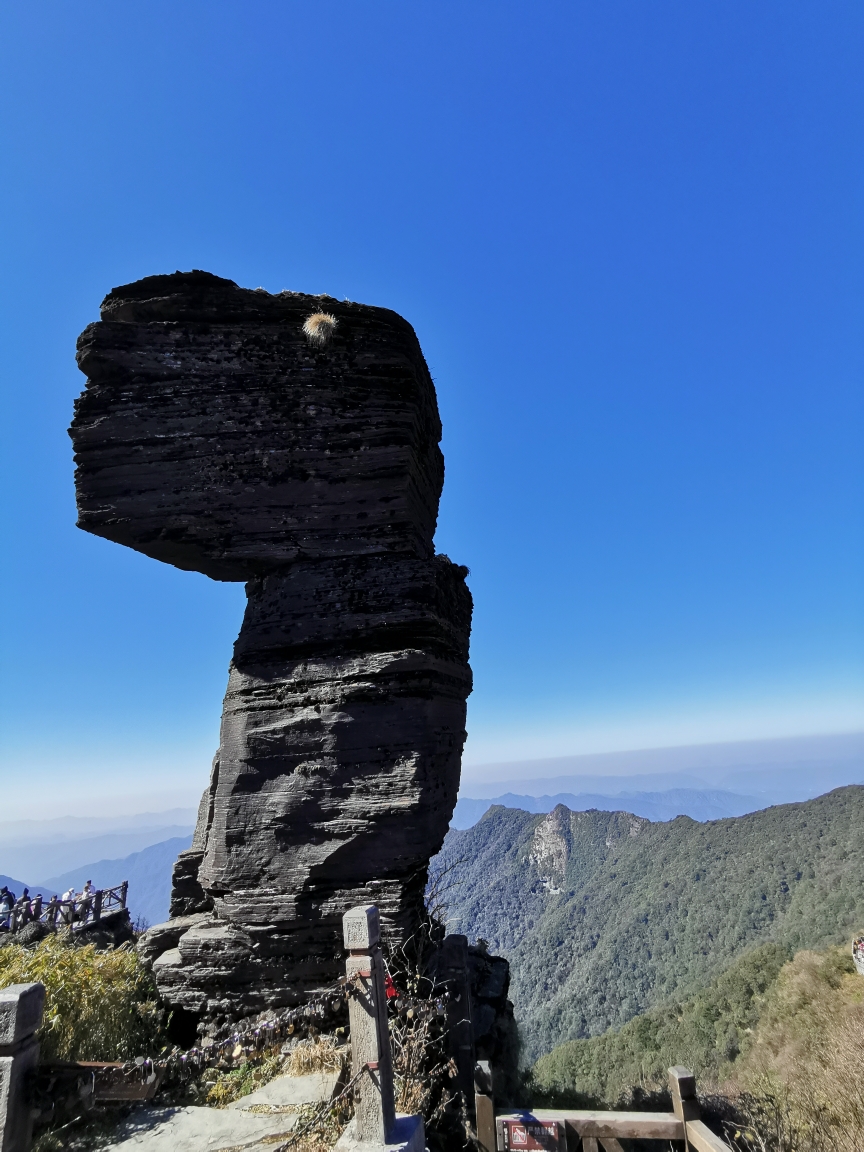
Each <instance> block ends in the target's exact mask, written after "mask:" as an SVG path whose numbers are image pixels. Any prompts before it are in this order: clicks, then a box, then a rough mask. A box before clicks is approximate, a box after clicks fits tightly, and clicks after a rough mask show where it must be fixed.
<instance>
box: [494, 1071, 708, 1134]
mask: <svg viewBox="0 0 864 1152" xmlns="http://www.w3.org/2000/svg"><path fill="white" fill-rule="evenodd" d="M669 1087H670V1089H671V1092H672V1109H673V1110H672V1111H671V1112H602V1111H576V1110H574V1111H567V1110H564V1111H558V1110H554V1109H548V1108H537V1109H530V1110H523V1111H519V1112H496V1111H495V1108H494V1104H493V1102H492V1080H491V1071H490V1069H489V1065H488V1064H487V1063H486V1062H485V1061H483V1062H481V1063H479V1064H478V1065H477V1074H476V1077H475V1096H474V1104H475V1115H476V1128H477V1143H478V1144H479V1145H480V1147H481V1149H482V1150H483V1152H535V1150H540V1149H542V1150H545V1152H568V1149H569V1150H570V1152H574V1150H575V1149H577V1148H581V1149H582V1152H600V1149H603V1152H622V1146H621V1143H620V1141H621V1140H678V1141H680V1142H681V1143H682V1144H683V1145H684V1147H685V1148H687V1149H691V1148H692V1149H694V1152H730V1148H729V1145H728V1144H727V1143H726V1141H725V1140H722V1139H721V1138H720V1137H719V1136H717V1135H715V1134H714V1133H713V1132H712V1131H711V1129H710V1128H709V1127H708V1126H707V1125H706V1124H704V1123H703V1122H702V1120H700V1118H699V1103H698V1101H697V1099H696V1080H695V1077H694V1075H693V1073H692V1072H690V1071H689V1070H688V1069H687V1068H680V1067H675V1068H670V1069H669Z"/></svg>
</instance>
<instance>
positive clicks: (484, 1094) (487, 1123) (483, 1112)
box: [474, 1060, 498, 1152]
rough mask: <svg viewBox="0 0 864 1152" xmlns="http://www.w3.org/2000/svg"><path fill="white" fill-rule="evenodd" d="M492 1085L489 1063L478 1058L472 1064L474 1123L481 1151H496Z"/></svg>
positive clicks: (496, 1138)
mask: <svg viewBox="0 0 864 1152" xmlns="http://www.w3.org/2000/svg"><path fill="white" fill-rule="evenodd" d="M493 1087H494V1085H493V1083H492V1066H491V1064H490V1063H489V1061H488V1060H478V1061H477V1063H476V1064H475V1065H474V1124H475V1128H476V1131H477V1143H478V1144H479V1145H480V1148H481V1149H482V1152H496V1150H497V1147H498V1137H497V1133H496V1131H495V1094H494V1091H493Z"/></svg>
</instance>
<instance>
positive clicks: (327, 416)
mask: <svg viewBox="0 0 864 1152" xmlns="http://www.w3.org/2000/svg"><path fill="white" fill-rule="evenodd" d="M102 317H103V319H102V320H101V321H100V322H99V323H97V324H92V325H90V327H89V328H87V329H86V330H85V332H84V333H83V334H82V336H81V338H80V340H79V365H80V367H81V369H82V371H84V372H85V373H86V374H87V376H88V384H87V389H86V391H85V392H84V394H83V395H82V396H81V398H80V399H79V400H78V401H77V403H76V412H75V419H74V421H73V424H72V429H71V435H72V438H73V442H74V445H75V453H76V455H75V460H76V464H77V471H76V489H77V495H78V507H79V513H80V519H79V526H80V527H82V528H85V529H86V530H87V531H91V532H95V533H96V534H97V535H100V536H104V537H107V538H108V539H110V540H114V541H116V542H117V543H121V544H126V545H128V546H129V547H132V548H136V549H137V550H139V551H141V552H144V553H146V554H147V555H149V556H152V557H155V558H156V559H159V560H164V561H166V562H168V563H171V564H175V565H176V566H177V567H180V568H185V569H193V570H197V571H200V572H204V573H205V574H207V575H208V576H211V577H213V578H214V579H219V580H246V581H248V583H247V596H248V606H247V610H246V615H245V618H244V621H243V626H242V628H241V631H240V636H239V638H238V640H237V643H236V645H235V649H234V659H233V661H232V663H231V667H230V672H229V683H228V691H227V693H226V697H225V704H224V709H223V717H222V729H221V737H220V747H219V752H218V754H217V757H216V759H215V760H214V764H213V770H212V775H211V781H210V787H209V789H208V790H207V792H205V795H204V797H203V799H202V804H201V809H200V812H199V819H198V826H197V829H196V834H195V839H194V842H193V845H192V848H191V849H190V851H189V852H186V853H184V854H183V855H182V856H181V857H180V860H179V861H178V864H177V868H176V869H175V877H174V893H173V899H172V910H171V911H172V920H171V921H169V923H168V924H166V925H162V926H159V927H157V928H155V929H151V931H150V932H149V933H148V934H147V937H146V938H145V939H144V941H143V942H142V954H143V955H144V956H145V957H146V958H147V959H148V960H149V961H150V962H152V964H153V971H154V973H155V975H156V979H157V982H158V984H159V986H160V989H161V990H162V992H163V994H164V995H165V996H166V997H167V998H168V999H169V1001H171V1002H172V1003H174V1004H176V1005H178V1006H181V1007H183V1008H185V1009H187V1010H189V1011H191V1012H194V1013H196V1014H198V1015H201V1016H205V1017H207V1018H210V1019H218V1018H226V1017H227V1018H231V1017H235V1016H237V1015H241V1014H248V1013H249V1012H253V1011H258V1010H262V1009H264V1008H267V1007H273V1006H279V1005H283V1004H290V1003H296V1002H298V1001H299V1000H301V999H302V998H303V997H304V996H305V995H307V994H308V993H309V992H310V991H312V990H314V989H316V988H320V987H322V986H324V985H327V984H328V983H330V982H332V981H333V980H334V979H335V978H336V977H337V976H338V974H339V972H340V970H341V966H342V961H341V942H340V941H341V917H342V914H343V913H344V912H345V911H346V910H347V909H348V908H349V907H352V906H355V905H358V904H363V903H369V902H374V903H376V904H378V906H379V908H380V909H381V912H382V918H383V921H384V924H385V926H386V928H387V929H388V930H389V932H390V933H391V934H393V935H394V936H395V937H396V938H397V939H398V940H401V941H404V940H406V939H407V938H409V937H410V936H411V934H412V933H413V932H414V931H415V930H416V927H417V925H418V923H419V919H420V917H421V915H422V897H423V890H424V886H425V882H426V871H427V865H428V861H429V858H430V857H431V856H432V855H434V853H435V852H437V851H438V849H439V848H440V846H441V843H442V842H443V839H444V835H445V833H446V830H447V826H448V823H449V820H450V816H451V814H452V811H453V807H454V805H455V801H456V793H457V790H458V784H459V771H460V759H461V751H462V744H463V741H464V738H465V700H466V697H467V695H468V693H469V692H470V687H471V681H470V670H469V668H468V662H467V657H468V637H469V631H470V622H471V597H470V593H469V592H468V590H467V588H466V586H465V575H466V569H464V568H460V567H459V566H457V565H454V564H452V563H451V562H450V561H449V560H448V559H447V558H446V557H444V556H436V555H435V554H434V548H433V544H432V536H433V533H434V529H435V521H436V517H437V509H438V499H439V496H440V492H441V485H442V483H443V460H442V457H441V453H440V451H439V448H438V441H439V439H440V436H441V425H440V420H439V417H438V411H437V404H436V400H435V391H434V387H433V384H432V381H431V378H430V376H429V372H428V369H427V368H426V364H425V361H424V359H423V355H422V353H421V351H420V347H419V344H418V342H417V338H416V336H415V334H414V332H413V329H412V328H411V327H410V325H408V324H407V323H406V322H405V321H404V320H403V319H402V318H401V317H399V316H397V315H396V314H395V313H393V312H389V311H387V310H386V309H382V308H371V307H367V306H365V305H359V304H352V303H349V302H347V301H346V302H343V303H339V302H337V301H335V300H332V299H329V298H321V297H310V296H304V295H301V294H299V293H281V294H279V295H278V296H272V295H270V294H269V293H266V292H264V291H263V290H261V289H259V290H256V291H248V290H244V289H240V288H238V287H237V285H235V284H233V283H232V282H231V281H227V280H221V279H219V278H217V277H215V276H210V275H209V274H207V273H203V272H193V273H183V274H181V273H177V274H175V275H173V276H154V277H148V278H147V279H146V280H141V281H138V282H137V283H136V284H132V285H128V286H126V287H123V288H118V289H115V290H114V291H113V292H111V293H110V294H109V296H108V297H106V299H105V301H104V303H103V306H102Z"/></svg>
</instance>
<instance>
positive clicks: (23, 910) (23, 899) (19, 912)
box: [12, 888, 30, 932]
mask: <svg viewBox="0 0 864 1152" xmlns="http://www.w3.org/2000/svg"><path fill="white" fill-rule="evenodd" d="M29 919H30V889H29V888H25V889H24V891H23V892H22V893H21V896H20V897H19V899H18V900H17V901H16V903H15V908H14V909H13V912H12V931H13V932H17V931H18V929H19V928H23V927H24V925H25V924H26V923H27V922H28V921H29Z"/></svg>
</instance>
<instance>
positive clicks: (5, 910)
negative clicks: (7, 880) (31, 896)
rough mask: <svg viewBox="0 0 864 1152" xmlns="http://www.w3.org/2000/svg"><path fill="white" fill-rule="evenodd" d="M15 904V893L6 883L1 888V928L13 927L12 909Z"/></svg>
mask: <svg viewBox="0 0 864 1152" xmlns="http://www.w3.org/2000/svg"><path fill="white" fill-rule="evenodd" d="M14 906H15V893H14V892H10V891H9V889H8V888H7V887H6V885H5V884H4V885H3V887H2V888H0V928H6V929H7V930H8V929H9V928H11V926H12V925H11V923H10V921H11V919H12V909H13V908H14Z"/></svg>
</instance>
